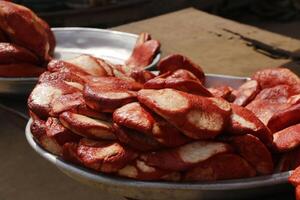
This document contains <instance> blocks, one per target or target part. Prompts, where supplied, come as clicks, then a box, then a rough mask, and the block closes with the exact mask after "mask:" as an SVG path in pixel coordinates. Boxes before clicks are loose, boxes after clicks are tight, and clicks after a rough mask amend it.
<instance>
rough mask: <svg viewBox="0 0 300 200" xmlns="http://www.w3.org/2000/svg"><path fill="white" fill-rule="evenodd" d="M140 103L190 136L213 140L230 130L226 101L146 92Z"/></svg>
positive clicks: (174, 92)
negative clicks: (228, 128) (228, 127)
mask: <svg viewBox="0 0 300 200" xmlns="http://www.w3.org/2000/svg"><path fill="white" fill-rule="evenodd" d="M138 100H139V102H140V103H142V104H144V105H146V106H147V107H148V108H149V109H150V110H152V111H154V112H155V113H157V114H158V115H160V116H161V117H163V118H164V119H165V120H167V121H168V122H169V123H171V124H172V125H174V126H175V127H176V128H178V129H179V130H180V131H182V132H183V133H184V134H185V135H186V136H188V137H191V138H193V139H212V138H214V137H216V136H217V135H219V134H220V133H221V132H222V131H223V130H224V128H225V127H226V125H227V123H228V121H229V118H230V113H231V107H230V104H229V103H228V102H227V101H225V100H224V99H222V98H206V97H201V96H198V95H191V94H188V93H184V92H180V91H177V90H174V89H161V90H152V89H143V90H140V91H139V92H138Z"/></svg>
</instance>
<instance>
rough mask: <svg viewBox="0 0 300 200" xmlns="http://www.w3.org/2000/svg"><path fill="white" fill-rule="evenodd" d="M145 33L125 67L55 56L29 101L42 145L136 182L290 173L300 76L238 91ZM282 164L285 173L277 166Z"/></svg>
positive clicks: (271, 75)
mask: <svg viewBox="0 0 300 200" xmlns="http://www.w3.org/2000/svg"><path fill="white" fill-rule="evenodd" d="M158 49H159V43H158V42H157V41H155V40H151V39H150V36H149V35H148V34H146V33H144V34H141V35H140V38H139V39H138V41H137V43H136V46H135V48H134V51H133V53H132V55H131V57H130V58H129V59H128V60H127V61H126V62H125V64H124V65H114V64H112V63H110V62H108V61H106V60H103V59H100V58H95V57H92V56H89V55H81V56H79V57H76V58H74V59H71V60H67V61H61V60H52V61H50V62H49V64H48V71H47V72H45V73H44V74H42V75H41V76H40V79H39V82H38V84H37V86H36V87H35V88H34V90H33V91H32V93H31V95H30V97H29V99H28V106H29V109H30V112H31V117H32V118H33V123H32V125H31V131H32V134H33V136H34V138H35V139H36V141H38V142H39V144H40V145H41V146H42V147H44V148H45V149H46V150H48V151H50V152H52V153H53V154H56V155H58V156H61V157H62V158H63V159H65V160H67V161H70V162H72V163H74V164H77V165H82V166H85V167H87V168H90V169H92V170H95V171H98V172H103V173H109V174H112V175H116V176H122V177H128V178H132V179H137V180H168V181H214V180H224V179H237V178H249V177H254V176H261V175H267V174H272V173H275V172H279V171H287V170H290V169H294V168H295V167H296V166H298V164H299V161H300V159H298V156H297V155H300V154H298V152H299V153H300V150H299V149H298V148H297V147H298V146H299V145H300V137H299V135H300V124H299V123H300V115H299V114H298V110H299V108H300V104H299V102H300V79H299V77H298V76H297V75H296V74H294V73H293V72H291V71H290V70H288V69H286V68H272V69H264V70H261V71H258V72H256V73H255V74H254V75H253V76H252V78H251V79H249V80H248V81H246V82H245V83H244V84H242V85H241V86H240V87H239V88H236V89H233V88H231V87H229V86H226V85H220V86H219V87H215V88H207V87H206V86H205V74H204V73H203V71H202V69H201V67H200V66H199V65H197V64H196V63H194V62H193V61H191V60H190V59H188V58H187V57H185V56H183V55H178V54H176V55H170V56H167V57H165V58H164V59H162V60H161V61H160V62H159V63H158V65H157V69H158V70H159V71H158V74H155V73H153V72H150V71H147V70H145V69H144V67H145V66H146V65H148V64H149V63H151V61H152V59H153V57H154V56H155V54H156V53H157V51H158ZM276 170H277V171H276Z"/></svg>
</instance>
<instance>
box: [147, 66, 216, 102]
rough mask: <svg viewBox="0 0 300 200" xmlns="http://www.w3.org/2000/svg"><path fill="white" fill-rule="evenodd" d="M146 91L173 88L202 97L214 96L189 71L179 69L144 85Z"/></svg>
mask: <svg viewBox="0 0 300 200" xmlns="http://www.w3.org/2000/svg"><path fill="white" fill-rule="evenodd" d="M144 88H146V89H163V88H173V89H176V90H180V91H184V92H188V93H192V94H197V95H201V96H212V94H211V93H210V92H209V91H208V90H207V89H206V88H205V87H204V86H203V85H202V83H201V82H200V80H199V79H198V78H197V77H196V76H195V75H194V74H192V73H191V72H190V71H188V70H184V69H178V70H176V71H174V72H171V73H170V72H167V73H165V74H162V75H160V76H157V77H155V78H153V79H151V80H149V81H147V82H146V83H145V84H144Z"/></svg>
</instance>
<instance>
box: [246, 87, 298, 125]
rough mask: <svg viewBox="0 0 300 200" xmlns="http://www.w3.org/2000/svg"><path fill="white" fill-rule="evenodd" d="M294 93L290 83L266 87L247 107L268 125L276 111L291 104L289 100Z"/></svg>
mask: <svg viewBox="0 0 300 200" xmlns="http://www.w3.org/2000/svg"><path fill="white" fill-rule="evenodd" d="M292 95H293V92H291V87H290V86H288V85H277V86H275V87H272V88H266V89H263V90H262V91H261V92H260V93H259V94H258V95H257V96H256V98H255V99H254V100H253V101H252V102H251V103H249V104H248V105H247V106H246V108H247V109H249V110H250V111H252V112H253V113H254V114H255V115H256V116H257V117H258V118H259V119H260V120H261V121H262V122H263V123H264V124H265V125H267V124H268V122H269V120H270V119H271V117H272V116H273V115H274V114H275V113H277V112H278V111H279V110H282V109H286V108H287V107H289V106H290V105H289V104H288V103H287V101H288V99H289V97H290V96H292Z"/></svg>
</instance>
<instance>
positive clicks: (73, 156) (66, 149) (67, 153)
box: [62, 142, 82, 164]
mask: <svg viewBox="0 0 300 200" xmlns="http://www.w3.org/2000/svg"><path fill="white" fill-rule="evenodd" d="M77 149H78V143H74V142H68V143H65V144H64V145H63V149H62V157H63V159H65V160H67V161H70V162H72V163H75V164H82V162H81V159H80V157H79V156H78V154H77Z"/></svg>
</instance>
